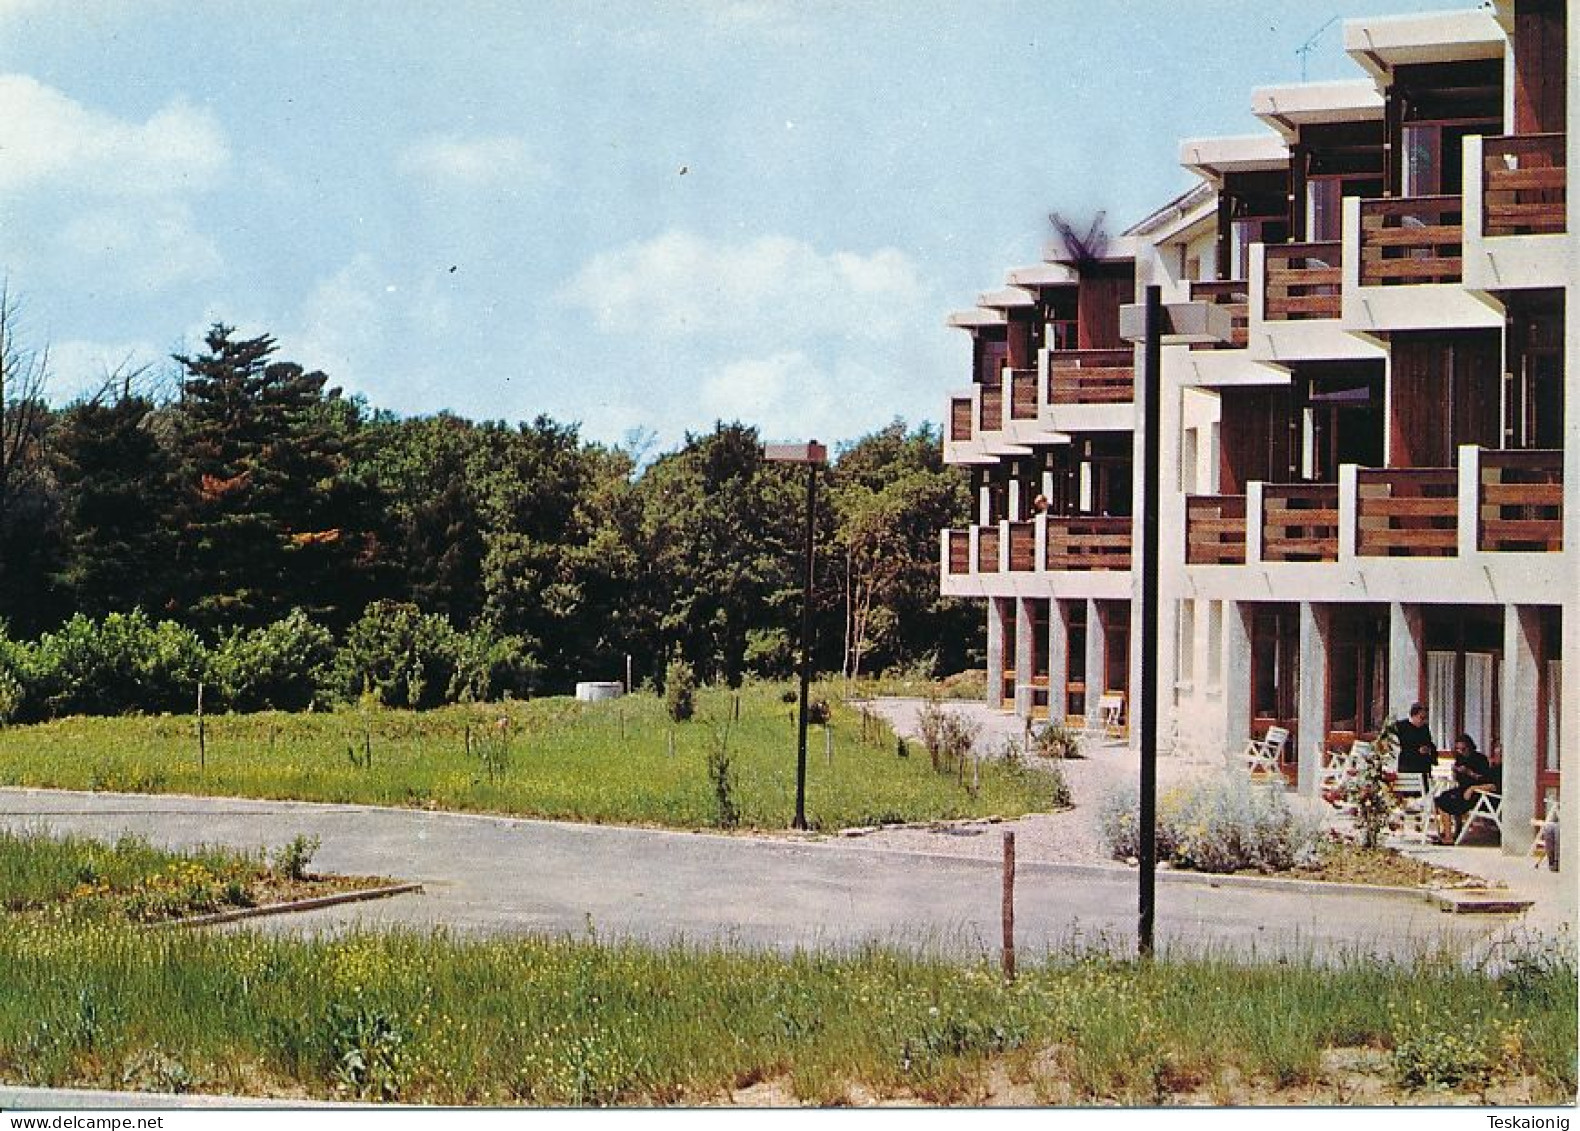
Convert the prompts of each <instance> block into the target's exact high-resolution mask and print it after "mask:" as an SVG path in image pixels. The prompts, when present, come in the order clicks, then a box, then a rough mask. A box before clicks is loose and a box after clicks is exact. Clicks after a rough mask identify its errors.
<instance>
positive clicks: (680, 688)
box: [664, 658, 697, 723]
mask: <svg viewBox="0 0 1580 1131" xmlns="http://www.w3.org/2000/svg"><path fill="white" fill-rule="evenodd" d="M664 710H665V711H667V712H668V713H669V717H670V718H671V719H673V720H674V721H675V722H677V723H683V722H685V721H686V720H688V719H689V718H691V716H692V715H694V714H696V713H697V673H696V672H695V671H694V670H692V667H691V665H690V664H688V663H686V661H685V660H682V659H679V658H676V659H673V660H671V661H669V666H668V667H666V668H665V669H664Z"/></svg>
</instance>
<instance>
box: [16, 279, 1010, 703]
mask: <svg viewBox="0 0 1580 1131" xmlns="http://www.w3.org/2000/svg"><path fill="white" fill-rule="evenodd" d="M0 298H3V296H0ZM0 305H5V304H4V303H3V302H0ZM8 310H9V308H8ZM13 330H14V327H11V326H9V325H6V324H0V346H4V348H5V357H4V364H3V365H0V423H3V428H0V626H3V627H4V632H3V633H0V644H4V643H5V640H6V639H9V641H10V644H9V645H7V646H8V647H10V649H11V651H10V654H11V655H12V657H13V661H12V662H13V666H18V665H24V664H31V665H32V668H31V669H29V670H31V671H32V672H33V678H35V679H36V680H37V681H40V682H38V683H37V686H38V687H39V688H44V689H46V690H47V689H50V688H54V690H48V694H49V695H54V696H56V697H57V698H59V697H62V696H63V697H65V698H63V699H60V701H59V702H58V703H55V704H54V705H53V706H51V707H50V708H49V709H50V710H54V709H56V708H57V707H58V708H59V709H66V705H67V703H68V702H71V699H70V696H71V695H72V694H74V693H73V692H71V691H69V690H63V689H65V688H68V685H69V686H75V685H72V684H71V683H70V678H69V671H70V670H76V669H73V668H72V665H73V664H77V665H78V667H79V668H80V667H81V666H82V665H83V664H86V663H88V661H87V660H84V659H82V658H81V657H82V656H84V655H87V654H88V652H91V651H92V649H91V648H89V649H88V652H83V648H86V647H87V645H85V644H82V643H81V641H82V640H85V639H86V635H85V634H91V631H92V630H94V629H95V626H97V627H98V628H101V629H105V630H106V631H108V629H107V626H108V625H109V624H110V623H111V622H110V620H109V619H107V618H115V619H114V622H113V623H114V624H115V625H116V626H117V627H116V628H115V632H120V633H126V632H132V633H133V634H134V635H135V634H136V633H154V634H155V636H149V637H148V638H147V639H148V640H150V641H155V640H156V637H157V644H150V647H157V648H158V649H162V650H163V651H162V652H161V655H167V656H168V658H169V670H168V671H164V672H163V674H161V675H159V676H158V679H155V683H157V684H158V685H159V686H160V687H164V686H165V685H166V684H171V683H172V681H173V682H174V683H181V684H184V683H185V682H186V681H188V680H190V679H193V678H199V677H201V676H202V674H203V673H207V676H208V678H209V679H210V680H212V681H215V683H211V686H215V685H216V684H224V683H225V680H226V679H228V680H229V687H230V690H229V691H228V692H226V693H225V700H224V701H225V702H226V703H227V704H229V705H235V706H238V707H243V708H245V707H248V706H256V705H266V704H273V703H275V700H276V699H279V700H280V703H281V704H284V703H287V702H289V703H292V704H299V703H300V702H301V701H302V700H303V699H304V698H309V699H310V698H312V696H313V695H315V694H321V693H323V691H324V690H325V689H326V688H339V689H341V690H345V689H346V685H347V681H348V680H349V681H355V680H357V679H360V680H361V682H362V684H363V686H364V687H368V686H372V685H374V684H377V685H378V686H379V688H380V689H381V691H383V692H385V695H384V697H385V698H386V699H387V700H399V701H407V700H409V701H411V702H413V703H416V702H418V701H419V700H422V701H428V700H430V699H432V698H433V697H434V696H435V695H439V694H452V695H453V694H454V693H455V692H456V689H457V688H463V689H465V690H466V691H467V692H468V693H471V694H489V693H498V692H499V691H500V690H513V691H522V692H538V691H562V690H565V689H566V688H568V686H569V684H570V683H572V682H573V681H575V680H576V679H578V678H618V677H619V676H621V675H623V674H624V668H625V657H626V656H627V655H629V656H631V657H632V658H633V665H634V669H635V674H636V676H637V678H638V679H642V678H653V679H659V678H661V675H662V672H663V670H664V667H665V665H666V663H667V662H668V661H669V660H670V659H672V658H678V659H683V660H685V661H686V662H688V663H689V664H691V665H692V667H693V668H694V669H695V670H696V671H697V672H698V673H699V675H701V676H702V677H703V678H704V679H707V680H710V681H726V682H735V681H738V680H740V679H741V678H742V677H744V676H746V675H749V674H761V675H767V676H775V675H781V674H786V673H788V672H789V671H790V670H791V667H792V665H793V663H794V659H795V654H796V653H795V641H796V637H797V632H798V627H799V611H800V590H801V561H802V559H801V547H802V538H803V525H802V524H803V522H804V498H805V495H804V491H805V479H804V475H805V471H804V470H803V469H801V468H798V467H787V466H784V465H776V464H769V463H767V462H765V460H764V456H763V450H762V445H761V443H760V439H759V437H758V435H757V433H756V431H755V430H754V429H751V428H748V427H744V426H742V425H740V424H724V423H721V424H718V425H716V426H715V427H714V429H713V430H712V431H710V432H707V433H703V434H699V435H688V436H687V437H686V440H685V442H684V444H683V445H682V446H681V447H680V448H679V449H678V450H676V451H672V452H669V453H666V454H663V455H660V456H659V457H658V458H656V459H654V460H652V461H651V462H647V463H645V464H640V465H639V462H638V460H637V459H636V458H634V454H633V452H631V451H627V450H625V449H623V448H620V447H609V446H605V445H601V444H596V443H591V442H588V441H585V440H583V439H581V437H580V436H579V434H578V430H577V428H576V426H574V425H565V424H561V423H557V422H555V421H553V420H550V419H549V418H547V417H542V416H540V417H539V418H538V419H536V420H533V421H531V422H530V423H521V424H518V425H514V426H511V425H507V424H504V423H502V422H493V421H485V422H473V421H470V420H465V419H462V418H460V417H456V416H452V415H449V414H444V413H441V414H439V415H436V416H427V417H416V418H400V417H396V416H394V415H392V414H390V413H387V412H381V411H376V410H373V409H371V408H370V407H369V406H368V405H367V404H365V403H364V402H363V401H361V400H360V399H358V398H348V397H346V396H343V395H342V394H341V391H340V390H338V389H335V388H333V387H331V386H330V385H329V382H328V380H327V378H326V377H325V375H324V374H322V373H318V372H310V371H306V370H304V369H303V368H302V367H301V366H299V365H297V364H295V363H293V362H290V361H287V360H284V359H282V358H280V357H279V355H278V350H277V348H276V345H275V342H274V340H273V339H272V338H270V337H268V336H262V337H256V338H243V337H240V336H238V335H237V334H236V332H235V331H234V330H232V329H230V328H228V327H225V326H219V325H216V326H215V327H213V329H212V330H211V331H210V333H209V334H208V336H207V338H206V340H205V342H204V349H203V350H202V351H201V352H196V353H194V354H192V355H191V356H180V357H177V358H175V359H174V362H175V364H176V366H177V369H176V371H175V378H176V379H175V380H173V381H168V382H166V383H165V386H164V388H165V391H164V392H163V393H162V394H160V393H156V392H154V391H151V390H152V389H153V388H154V386H153V385H150V384H149V383H146V382H139V381H134V380H131V379H118V380H112V381H107V382H106V385H105V387H104V388H103V389H101V390H100V391H99V392H98V393H97V394H95V395H92V396H86V397H83V398H81V399H79V400H77V401H75V402H74V403H71V404H69V405H66V406H64V407H58V408H57V407H52V406H50V405H49V404H48V403H47V402H46V399H45V396H44V393H45V389H44V385H43V382H42V381H41V380H40V379H39V377H40V374H41V372H42V370H43V368H44V364H45V363H44V361H43V360H41V359H40V357H39V356H38V355H35V354H29V353H27V352H26V351H24V350H21V349H19V348H17V345H16V340H15V335H14V333H13V332H12V331H13ZM820 474H821V475H822V476H823V484H824V489H823V490H822V491H821V492H820V495H819V499H820V504H821V505H820V507H819V510H818V513H817V516H816V522H817V528H818V547H819V551H818V568H817V583H816V584H817V589H816V592H815V597H814V599H815V607H816V610H817V617H816V639H817V644H816V649H817V663H818V666H819V667H820V668H821V669H822V670H825V671H839V670H843V671H845V672H855V671H857V670H858V669H859V671H860V672H862V673H869V672H873V671H877V670H880V669H883V668H887V667H891V666H896V665H905V666H913V667H915V666H925V667H928V668H931V669H933V670H935V671H952V670H958V669H960V668H962V667H965V666H968V665H969V664H970V663H971V662H972V660H973V659H975V657H974V655H973V652H974V650H975V649H976V647H977V643H976V641H977V637H978V636H979V635H980V628H979V621H978V618H977V617H976V616H975V615H974V614H973V613H972V612H971V611H970V609H969V607H968V606H965V605H963V604H962V603H960V602H952V601H946V600H943V599H941V598H940V597H939V596H938V592H937V589H938V586H937V553H938V550H937V545H938V543H937V537H938V535H937V532H938V530H939V528H940V527H943V526H945V525H949V524H950V523H959V522H961V521H963V520H964V517H965V515H966V514H967V513H968V512H969V503H970V500H969V493H968V489H967V485H966V482H965V479H964V477H963V476H961V475H959V474H957V473H956V472H954V471H952V470H950V469H946V468H944V467H943V466H942V459H941V444H940V442H939V436H938V434H937V432H936V431H935V430H933V429H932V428H930V427H928V426H925V425H924V426H921V427H919V428H916V429H910V428H908V427H907V426H906V425H905V424H903V423H902V422H899V421H896V422H895V423H894V424H892V425H890V426H889V427H887V428H884V429H882V430H880V431H878V432H876V433H874V434H872V435H869V436H867V437H864V438H863V439H861V440H859V441H856V442H855V443H853V444H851V445H848V446H847V447H845V448H844V449H842V450H840V451H839V452H838V453H837V458H836V460H835V462H834V463H833V465H832V466H831V467H829V468H827V469H825V470H824V471H822V472H820ZM159 632H163V633H166V635H165V636H162V637H160V636H157V633H159ZM403 634H404V635H403ZM138 639H142V638H141V637H138ZM22 641H37V644H35V645H33V646H31V647H32V651H31V652H29V651H28V649H27V648H20V647H19V642H22ZM73 641H76V642H77V643H75V644H73V643H71V642H73ZM413 642H419V643H421V646H422V647H424V648H427V649H428V651H427V652H424V653H423V655H424V656H427V657H429V658H428V659H425V660H422V661H421V662H417V661H412V662H413V663H416V666H417V669H419V674H418V677H417V684H418V686H419V691H418V693H417V694H411V693H410V689H409V687H408V686H407V683H408V676H409V675H410V673H409V672H407V673H406V674H402V671H403V669H402V668H401V663H399V662H391V663H384V667H382V668H379V664H380V663H383V661H375V660H374V659H373V658H371V657H373V656H374V654H375V653H378V652H379V648H381V647H382V648H383V649H384V653H380V654H386V659H387V656H389V655H397V654H399V655H406V654H411V655H415V654H416V653H415V652H411V649H412V648H416V647H417V646H418V644H417V643H413ZM194 648H196V649H198V650H199V651H201V652H202V654H203V657H206V658H203V659H201V662H200V660H199V659H196V658H194V656H196V655H197V653H196V652H194V651H193V649H194ZM359 648H360V649H361V650H362V651H361V653H358V654H359V655H361V656H362V657H363V659H362V660H361V661H346V660H337V659H336V655H338V654H340V653H347V654H350V653H353V652H355V651H356V649H359ZM402 648H406V649H407V651H406V652H402V651H401V649H402ZM73 649H76V650H75V651H73ZM249 649H251V651H250V652H249ZM293 650H294V651H293ZM24 653H25V654H26V655H24ZM57 653H58V655H57ZM298 653H300V654H302V655H308V654H310V659H311V666H312V669H313V671H314V672H316V673H318V674H317V675H315V676H314V677H313V680H312V682H313V685H314V689H315V690H313V691H308V690H304V689H303V687H301V686H297V685H290V686H289V687H287V688H286V689H285V690H283V691H280V692H279V693H278V694H273V693H268V694H266V693H263V692H260V691H258V690H257V689H256V688H251V687H249V686H247V680H246V679H244V678H243V675H242V673H243V672H245V671H246V670H248V669H249V668H251V669H258V670H266V669H269V667H270V665H271V664H272V665H279V664H282V663H285V664H286V665H287V666H289V664H288V662H287V661H285V660H282V659H281V657H282V656H290V655H296V654H298ZM6 654H7V653H6V652H5V651H4V648H0V663H3V662H4V657H5V655H6ZM441 655H442V656H447V657H449V658H448V659H446V660H443V661H442V662H441V661H439V660H436V659H433V658H432V657H437V656H441ZM27 656H31V657H32V658H31V659H28V658H27ZM16 657H23V658H22V659H17V658H16ZM50 657H55V658H53V659H52V658H50ZM60 657H65V658H64V659H62V658H60ZM72 657H77V658H75V659H73V658H72ZM307 662H308V661H306V660H304V661H303V663H307ZM359 662H360V663H361V665H362V666H360V667H359V666H358V663H359ZM51 665H55V667H51ZM61 665H64V666H63V667H62V666H61ZM216 665H217V666H216ZM227 665H228V667H227ZM435 665H438V667H439V668H441V669H442V670H439V671H433V670H428V669H430V668H433V667H434V666H435ZM90 666H91V665H90ZM408 666H409V665H408ZM57 668H58V669H59V671H58V672H56V669H57ZM375 668H379V670H378V671H375V670H374V669H375ZM385 668H388V669H389V670H384V669H385ZM34 669H36V670H34ZM46 669H48V671H49V672H56V674H54V675H50V674H48V673H47V672H46ZM83 670H87V669H83ZM226 671H228V672H230V673H231V674H230V675H229V676H225V675H223V674H221V673H223V672H226ZM41 673H43V674H41ZM61 673H66V674H61ZM0 674H3V673H0ZM296 674H297V676H298V677H300V675H301V673H300V672H298V673H296ZM84 678H85V677H84ZM149 678H150V679H154V677H153V676H150V677H149ZM280 678H281V680H283V681H284V683H286V684H289V683H290V681H289V679H288V678H286V673H283V672H282V673H280ZM50 680H55V681H56V682H55V683H50V682H49V681H50ZM159 680H163V681H164V683H159ZM80 682H81V680H80V679H79V683H80ZM264 682H265V683H267V680H264ZM298 683H300V679H298ZM57 684H58V685H59V686H58V687H57ZM441 685H442V686H443V687H444V688H446V689H447V690H446V691H445V692H440V691H439V690H437V689H438V688H439V687H440V686H441ZM397 688H398V689H399V690H396V689H397ZM40 694H44V692H43V691H41V692H40ZM163 694H164V693H163V692H159V693H157V694H155V693H153V692H150V695H152V697H153V698H154V699H160V696H161V695H163ZM161 702H162V700H161ZM128 705H129V704H128ZM155 707H156V704H155V703H152V702H150V703H149V704H147V705H146V708H145V709H155Z"/></svg>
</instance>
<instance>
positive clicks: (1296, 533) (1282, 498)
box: [1262, 483, 1339, 562]
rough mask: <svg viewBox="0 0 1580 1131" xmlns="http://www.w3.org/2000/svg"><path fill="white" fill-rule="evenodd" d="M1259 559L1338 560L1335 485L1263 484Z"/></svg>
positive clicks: (1283, 560)
mask: <svg viewBox="0 0 1580 1131" xmlns="http://www.w3.org/2000/svg"><path fill="white" fill-rule="evenodd" d="M1262 560H1263V561H1267V562H1336V561H1338V560H1339V489H1338V486H1337V485H1335V484H1326V483H1315V484H1274V483H1268V484H1264V485H1263V487H1262Z"/></svg>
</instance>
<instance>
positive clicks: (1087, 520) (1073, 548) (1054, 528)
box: [1043, 515, 1131, 570]
mask: <svg viewBox="0 0 1580 1131" xmlns="http://www.w3.org/2000/svg"><path fill="white" fill-rule="evenodd" d="M1130 529H1131V523H1130V519H1128V518H1113V517H1109V516H1090V517H1085V516H1075V515H1072V516H1059V515H1049V516H1048V544H1047V551H1046V554H1045V556H1044V558H1043V561H1044V564H1045V566H1046V568H1048V569H1050V570H1126V569H1129V568H1130V540H1131V539H1130Z"/></svg>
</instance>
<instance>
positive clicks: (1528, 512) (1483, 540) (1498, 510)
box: [1476, 451, 1564, 552]
mask: <svg viewBox="0 0 1580 1131" xmlns="http://www.w3.org/2000/svg"><path fill="white" fill-rule="evenodd" d="M1477 513H1478V514H1479V516H1480V524H1479V531H1478V533H1477V539H1476V545H1477V548H1478V549H1481V550H1494V551H1499V550H1510V551H1518V550H1528V551H1537V552H1554V551H1558V550H1562V549H1563V548H1564V454H1563V452H1562V451H1483V452H1482V453H1481V483H1480V486H1479V494H1478V500H1477Z"/></svg>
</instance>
